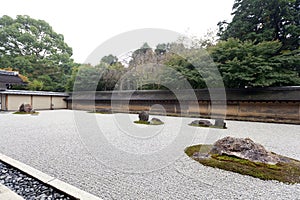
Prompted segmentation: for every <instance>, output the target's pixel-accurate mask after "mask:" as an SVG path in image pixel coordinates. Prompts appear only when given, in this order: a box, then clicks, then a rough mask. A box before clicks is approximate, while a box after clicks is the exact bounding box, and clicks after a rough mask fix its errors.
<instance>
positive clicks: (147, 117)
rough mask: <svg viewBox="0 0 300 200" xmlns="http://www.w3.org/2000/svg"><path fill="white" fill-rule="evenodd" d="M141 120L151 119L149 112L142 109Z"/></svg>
mask: <svg viewBox="0 0 300 200" xmlns="http://www.w3.org/2000/svg"><path fill="white" fill-rule="evenodd" d="M139 119H140V121H143V122H147V121H148V120H149V114H148V113H147V112H146V111H142V112H140V113H139Z"/></svg>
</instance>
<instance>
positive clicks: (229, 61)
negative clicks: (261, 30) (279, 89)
mask: <svg viewBox="0 0 300 200" xmlns="http://www.w3.org/2000/svg"><path fill="white" fill-rule="evenodd" d="M281 47H282V44H281V42H279V41H265V42H260V43H258V44H256V43H255V42H254V41H245V42H242V41H240V40H238V39H233V38H231V39H228V40H227V41H220V42H219V43H218V44H217V45H216V46H215V47H213V48H211V49H210V52H211V55H212V57H213V59H214V61H215V62H216V63H217V65H218V68H219V71H220V72H221V74H222V77H223V80H224V84H225V86H226V87H228V88H243V87H266V86H288V85H298V84H300V78H299V75H298V73H297V69H296V68H295V66H298V65H299V62H300V59H299V56H298V57H296V56H291V55H289V54H290V52H289V53H280V54H279V55H275V53H276V52H278V50H279V49H281Z"/></svg>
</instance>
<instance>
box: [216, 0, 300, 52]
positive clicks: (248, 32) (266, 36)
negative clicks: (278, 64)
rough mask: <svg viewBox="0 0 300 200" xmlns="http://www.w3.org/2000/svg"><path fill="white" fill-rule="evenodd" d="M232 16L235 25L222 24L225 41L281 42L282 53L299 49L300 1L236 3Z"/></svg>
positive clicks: (220, 33) (237, 1)
mask: <svg viewBox="0 0 300 200" xmlns="http://www.w3.org/2000/svg"><path fill="white" fill-rule="evenodd" d="M232 15H233V19H232V22H230V23H227V22H226V21H223V22H219V24H218V25H219V33H218V35H219V36H220V38H221V40H227V39H229V38H231V37H232V38H238V39H240V40H241V41H246V40H252V41H256V43H259V42H262V41H276V40H279V41H280V42H282V44H283V45H282V47H281V48H280V49H279V50H282V49H283V50H287V49H288V50H296V49H298V48H299V44H300V42H299V32H300V24H299V23H300V0H268V1H262V0H235V2H234V5H233V13H232Z"/></svg>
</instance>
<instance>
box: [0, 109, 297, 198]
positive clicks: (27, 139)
mask: <svg viewBox="0 0 300 200" xmlns="http://www.w3.org/2000/svg"><path fill="white" fill-rule="evenodd" d="M151 117H152V116H151ZM156 117H158V118H160V119H162V120H163V121H164V122H165V124H164V125H162V126H156V127H154V126H153V127H147V126H145V125H137V124H133V123H132V122H133V121H134V120H137V115H128V114H111V115H109V114H107V115H105V114H91V113H87V112H84V111H71V110H55V111H41V112H40V114H39V115H38V116H31V115H14V114H12V113H6V114H3V112H1V114H0V152H1V153H3V154H5V155H7V156H10V157H12V158H14V159H16V160H19V161H21V162H23V163H25V164H27V165H30V166H32V167H34V168H36V169H38V170H40V171H42V172H44V173H46V174H49V175H50V176H53V177H56V178H58V179H60V180H63V181H65V182H67V183H69V184H71V185H74V186H76V187H79V188H80V189H82V190H85V191H87V192H90V193H93V194H95V195H97V196H99V197H101V198H103V199H280V200H281V199H300V184H294V185H288V184H283V183H280V182H276V181H262V180H260V179H256V178H252V177H249V176H242V175H239V174H236V173H232V172H227V171H223V170H219V169H214V168H210V167H205V166H202V165H200V164H199V163H197V162H195V161H193V160H191V159H190V158H188V157H187V156H186V155H185V154H184V153H183V151H184V148H185V147H186V146H188V145H192V144H198V143H206V144H211V143H213V142H215V141H216V140H217V139H219V138H222V137H225V136H229V135H230V136H235V137H250V138H251V139H253V140H254V141H255V142H258V143H260V144H262V145H264V146H265V147H266V149H268V150H270V151H273V152H276V153H278V154H281V155H285V156H288V157H292V158H294V159H298V160H300V126H299V125H287V124H272V123H256V122H238V121H226V122H227V126H228V129H227V130H220V129H207V128H197V127H190V126H188V125H187V124H188V123H190V122H191V121H192V120H193V119H192V118H179V117H178V118H176V117H163V116H156ZM95 127H96V129H95Z"/></svg>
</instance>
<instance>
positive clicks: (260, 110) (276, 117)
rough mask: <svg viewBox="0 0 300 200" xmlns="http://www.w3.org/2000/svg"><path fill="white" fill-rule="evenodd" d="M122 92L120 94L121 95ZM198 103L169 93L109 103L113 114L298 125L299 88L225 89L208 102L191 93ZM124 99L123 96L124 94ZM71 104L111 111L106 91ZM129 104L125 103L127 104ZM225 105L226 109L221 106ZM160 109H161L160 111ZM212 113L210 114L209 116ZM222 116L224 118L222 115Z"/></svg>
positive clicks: (202, 94)
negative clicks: (146, 113)
mask: <svg viewBox="0 0 300 200" xmlns="http://www.w3.org/2000/svg"><path fill="white" fill-rule="evenodd" d="M124 93H126V91H125V92H124V91H122V94H124ZM195 93H196V94H197V96H198V100H196V101H195V100H188V98H187V100H185V101H184V102H181V103H179V102H178V100H177V99H176V97H172V95H171V93H170V92H163V91H157V92H156V91H138V93H137V94H133V95H132V96H130V99H122V98H121V97H122V94H120V99H118V100H115V99H114V100H113V101H112V102H113V105H114V106H113V111H114V112H132V113H136V112H139V111H142V110H147V111H150V112H151V113H153V114H168V115H174V116H191V117H208V118H210V117H213V116H215V115H218V114H220V116H222V113H226V119H233V120H245V121H260V122H278V123H293V124H300V88H299V87H296V88H279V89H278V88H275V89H268V90H262V89H259V90H246V89H242V90H236V89H235V90H227V91H226V93H227V97H226V99H225V101H224V99H219V101H214V103H213V105H214V109H213V110H212V105H211V104H212V102H211V100H210V99H209V95H208V94H207V91H205V90H198V91H195ZM124 96H125V97H126V95H124ZM79 97H80V98H77V99H75V101H74V102H73V103H72V98H71V97H70V98H69V99H68V100H67V101H68V108H72V109H80V110H94V109H111V99H110V95H109V93H108V92H103V93H102V92H97V93H96V94H95V95H93V98H94V100H90V99H89V97H88V96H87V94H84V95H82V96H79ZM128 102H129V103H128ZM222 104H225V105H226V110H225V111H224V109H223V108H224V107H222V106H221V105H222ZM162 107H163V108H162ZM212 111H214V113H212ZM223 116H224V115H223Z"/></svg>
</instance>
